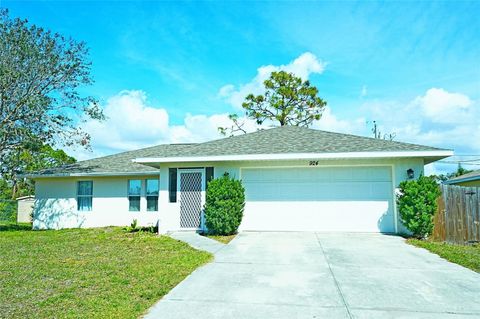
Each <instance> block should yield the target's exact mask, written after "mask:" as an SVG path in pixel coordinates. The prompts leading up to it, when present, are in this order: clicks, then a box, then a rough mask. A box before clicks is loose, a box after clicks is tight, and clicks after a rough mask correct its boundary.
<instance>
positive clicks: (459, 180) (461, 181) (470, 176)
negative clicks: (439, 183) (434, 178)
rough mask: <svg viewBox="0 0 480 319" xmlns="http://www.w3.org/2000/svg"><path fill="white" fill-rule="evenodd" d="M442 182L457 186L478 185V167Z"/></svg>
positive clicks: (479, 174) (479, 177)
mask: <svg viewBox="0 0 480 319" xmlns="http://www.w3.org/2000/svg"><path fill="white" fill-rule="evenodd" d="M443 183H444V184H450V185H458V186H469V187H480V169H479V170H478V171H473V172H470V173H467V174H463V175H460V176H457V177H454V178H451V179H449V180H448V181H445V182H443Z"/></svg>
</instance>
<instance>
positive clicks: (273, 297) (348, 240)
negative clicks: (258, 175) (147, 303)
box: [146, 232, 480, 319]
mask: <svg viewBox="0 0 480 319" xmlns="http://www.w3.org/2000/svg"><path fill="white" fill-rule="evenodd" d="M479 317H480V275H479V274H477V273H475V272H473V271H470V270H468V269H465V268H463V267H460V266H458V265H455V264H452V263H449V262H447V261H445V260H443V259H441V258H440V257H438V256H436V255H434V254H431V253H429V252H427V251H426V250H423V249H420V248H416V247H412V246H410V245H407V244H405V243H404V240H403V239H402V238H399V237H394V236H385V235H372V234H324V233H268V232H264V233H241V234H240V235H238V236H237V238H235V239H234V240H233V241H232V242H231V243H230V244H229V245H227V246H225V247H224V248H222V249H219V250H218V251H217V253H216V254H215V261H214V262H212V263H210V264H208V265H206V266H204V267H201V268H199V269H197V270H196V271H195V272H194V273H192V274H191V275H190V276H189V277H188V278H186V279H185V280H184V281H183V282H182V283H180V284H179V285H178V286H177V287H175V288H174V289H173V290H172V291H170V293H169V294H168V295H166V296H165V297H164V298H163V299H162V300H161V301H159V302H158V303H157V304H156V305H155V306H154V307H153V308H152V309H151V310H150V312H149V313H148V314H147V315H146V318H149V319H151V318H179V319H181V318H188V319H191V318H211V319H214V318H240V319H241V318H262V319H264V318H479Z"/></svg>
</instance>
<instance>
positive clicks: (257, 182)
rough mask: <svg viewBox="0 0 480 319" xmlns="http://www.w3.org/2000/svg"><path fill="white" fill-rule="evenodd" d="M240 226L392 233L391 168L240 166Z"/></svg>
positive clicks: (269, 228)
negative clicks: (242, 210) (243, 199)
mask: <svg viewBox="0 0 480 319" xmlns="http://www.w3.org/2000/svg"><path fill="white" fill-rule="evenodd" d="M242 180H243V184H244V186H245V192H246V194H245V195H246V206H245V213H244V220H243V222H242V225H241V229H244V230H319V231H369V232H379V231H380V232H393V231H394V220H393V192H392V184H391V169H390V167H323V168H316V167H315V168H312V167H308V168H281V169H280V168H273V169H268V168H267V169H265V168H262V169H260V168H258V169H251V168H249V169H242Z"/></svg>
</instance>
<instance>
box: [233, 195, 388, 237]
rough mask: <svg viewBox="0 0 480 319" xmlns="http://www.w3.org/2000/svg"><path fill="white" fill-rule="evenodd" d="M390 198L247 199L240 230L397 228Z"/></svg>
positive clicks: (382, 230) (353, 230)
mask: <svg viewBox="0 0 480 319" xmlns="http://www.w3.org/2000/svg"><path fill="white" fill-rule="evenodd" d="M390 205H391V203H390V202H389V201H353V202H342V201H326V202H295V203H292V202H250V203H249V202H247V203H246V205H245V213H244V218H243V221H242V225H241V227H240V229H241V230H265V231H347V232H387V233H392V232H394V231H395V229H394V226H393V225H394V223H393V216H392V214H390V213H389V211H390Z"/></svg>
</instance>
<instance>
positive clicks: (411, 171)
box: [407, 168, 415, 179]
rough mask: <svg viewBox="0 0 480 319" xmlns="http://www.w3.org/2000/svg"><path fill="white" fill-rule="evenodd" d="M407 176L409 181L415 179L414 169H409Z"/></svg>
mask: <svg viewBox="0 0 480 319" xmlns="http://www.w3.org/2000/svg"><path fill="white" fill-rule="evenodd" d="M407 176H408V179H413V178H414V177H415V172H414V171H413V169H411V168H409V169H407Z"/></svg>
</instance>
